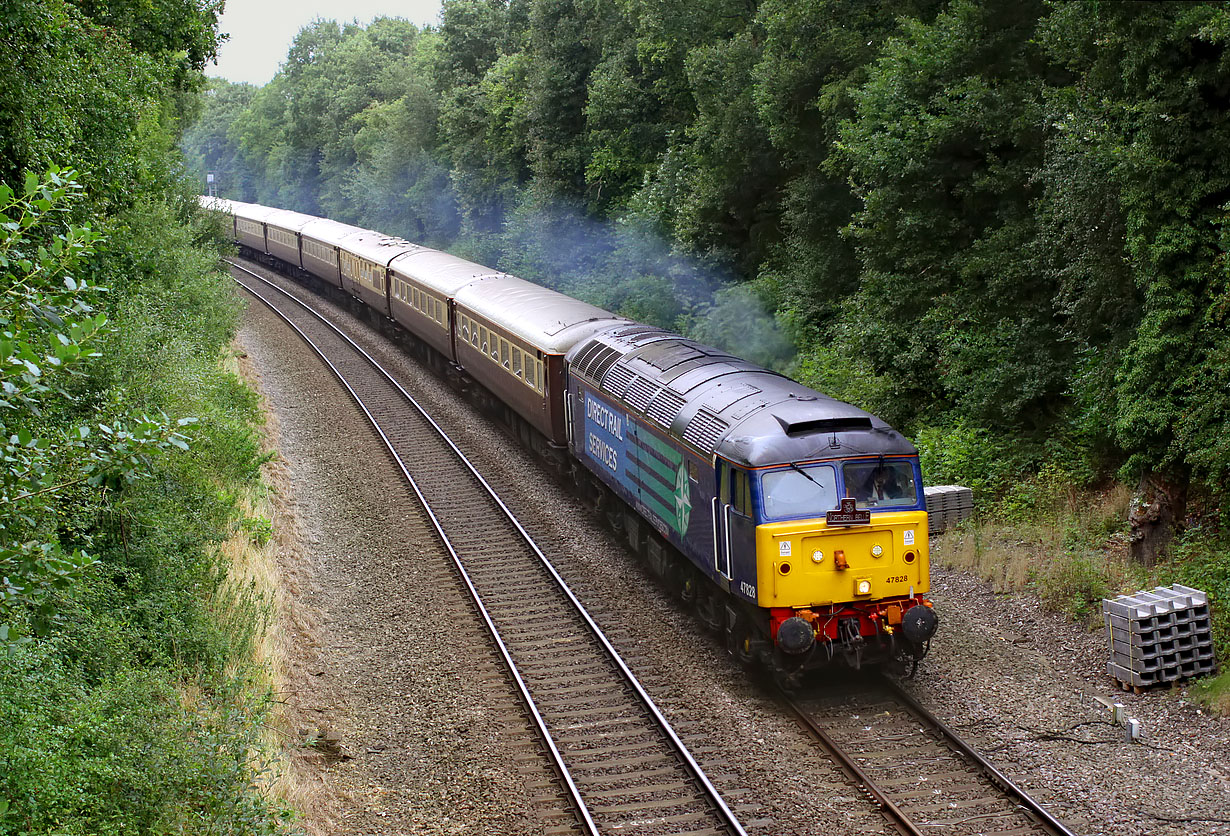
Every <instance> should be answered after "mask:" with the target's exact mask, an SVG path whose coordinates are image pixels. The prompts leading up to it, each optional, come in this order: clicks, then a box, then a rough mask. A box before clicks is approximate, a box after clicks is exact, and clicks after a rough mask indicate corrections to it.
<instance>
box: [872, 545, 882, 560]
mask: <svg viewBox="0 0 1230 836" xmlns="http://www.w3.org/2000/svg"><path fill="white" fill-rule="evenodd" d="M882 554H884V547H883V546H881V545H880V544H879V543H876V544H875V545H874V546H872V547H871V556H872V557H879V556H880V555H882Z"/></svg>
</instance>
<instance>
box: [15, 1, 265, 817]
mask: <svg viewBox="0 0 1230 836" xmlns="http://www.w3.org/2000/svg"><path fill="white" fill-rule="evenodd" d="M218 8H219V4H218V3H216V2H201V1H200V0H171V2H163V3H157V4H145V5H140V4H137V5H133V4H130V3H119V2H116V3H110V2H105V1H104V2H93V0H91V2H76V3H74V2H65V0H29V1H28V2H18V3H9V4H7V6H6V8H5V13H4V15H2V16H0V42H3V44H4V49H3V50H0V272H2V273H3V281H4V293H3V295H2V296H0V429H2V437H3V444H4V457H3V461H2V462H0V578H2V579H3V583H0V659H2V661H3V664H0V834H9V833H13V834H17V833H63V834H110V833H114V834H120V833H125V834H127V833H171V832H174V833H206V832H208V833H236V834H239V833H243V834H248V833H272V832H280V831H281V830H283V829H284V816H283V814H282V813H281V812H280V811H279V810H278V809H276V807H274V806H273V805H272V804H271V803H270V801H269V800H268V799H267V798H266V796H265V794H264V793H262V792H261V791H260V790H259V788H258V781H259V777H260V769H261V761H262V754H261V752H262V737H261V726H262V723H263V722H264V720H265V718H266V717H267V716H268V713H269V694H270V691H269V684H268V679H267V677H266V676H265V675H264V673H263V672H262V671H261V670H260V668H258V667H257V666H256V664H255V663H254V662H253V646H254V643H255V642H256V639H257V638H258V636H259V634H260V632H261V630H262V629H263V627H264V624H265V621H266V619H267V617H268V614H269V605H268V602H267V601H266V600H264V598H263V597H262V595H261V594H259V593H257V592H256V591H255V587H251V586H242V585H239V584H237V583H235V582H234V580H233V578H232V576H231V567H230V561H229V558H228V557H227V555H226V553H225V552H224V551H223V550H222V548H221V545H222V543H223V542H224V541H226V540H227V539H228V538H230V537H231V536H232V534H233V533H234V531H235V530H236V528H237V524H238V523H239V511H238V505H237V502H238V498H239V497H240V496H241V495H242V494H243V493H245V492H246V491H249V490H250V489H251V488H252V486H253V485H254V484H255V482H256V480H257V478H258V469H259V466H260V463H261V460H262V458H261V453H260V448H259V446H258V438H257V435H256V432H255V427H256V426H257V422H258V419H259V412H258V409H257V405H256V403H255V400H254V396H253V394H252V393H251V392H250V391H249V390H248V389H246V388H245V387H244V386H243V385H242V384H241V383H240V382H239V381H238V380H237V378H235V377H234V375H232V374H229V373H227V372H226V371H224V370H223V367H222V360H223V357H224V352H225V350H226V348H227V346H228V344H229V342H230V339H231V337H232V334H233V331H234V328H235V325H236V323H237V315H238V307H237V301H236V299H235V297H234V294H233V292H232V291H231V289H230V287H229V285H228V283H227V282H226V280H225V278H224V277H223V276H222V275H221V274H220V273H219V271H218V269H217V259H218V256H219V255H220V253H221V251H222V250H221V247H222V243H223V239H222V238H221V236H220V235H218V234H217V232H218V230H217V229H216V228H215V227H214V226H213V225H214V223H215V222H214V221H213V220H212V219H209V218H205V217H203V216H202V213H201V212H200V211H199V210H198V208H197V206H196V199H195V196H194V195H193V194H192V190H191V189H190V188H189V187H188V186H187V185H186V184H185V183H184V181H183V180H182V177H181V175H180V173H179V169H180V162H179V154H178V152H177V150H176V149H175V146H174V143H175V141H176V138H177V135H178V125H179V123H180V122H181V121H182V120H183V119H184V118H185V117H187V116H188V115H190V108H191V107H193V106H194V102H195V94H196V91H197V89H198V88H199V86H200V84H201V83H202V81H203V77H202V75H201V69H202V67H203V66H204V63H205V61H206V60H208V58H209V57H210V56H211V55H212V54H213V52H214V49H215V47H216V43H217V32H216V13H217V10H218Z"/></svg>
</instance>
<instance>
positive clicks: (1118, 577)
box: [933, 469, 1230, 713]
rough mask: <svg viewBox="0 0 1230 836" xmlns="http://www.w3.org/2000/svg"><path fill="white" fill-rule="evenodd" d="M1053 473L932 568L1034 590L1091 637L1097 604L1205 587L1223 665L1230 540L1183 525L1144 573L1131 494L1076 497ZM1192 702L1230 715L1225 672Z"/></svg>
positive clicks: (1001, 506)
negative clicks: (1132, 551) (1174, 587)
mask: <svg viewBox="0 0 1230 836" xmlns="http://www.w3.org/2000/svg"><path fill="white" fill-rule="evenodd" d="M1060 475H1061V474H1059V473H1058V471H1056V470H1054V469H1049V470H1047V469H1044V470H1043V473H1042V474H1040V475H1039V476H1037V477H1035V478H1034V479H1032V480H1029V481H1028V483H1026V484H1022V485H1021V486H1020V488H1019V489H1018V490H1017V491H1016V492H1015V493H1010V494H1008V495H1006V496H1004V497H1003V498H1001V500H1000V501H999V502H996V503H993V504H991V505H990V507H988V508H984V509H983V510H982V511H981V512H980V513H979V515H978V516H977V517H975V518H974V519H971V520H969V521H967V522H966V523H965V524H963V525H962V526H960V527H959V528H958V529H957V530H956V531H954V532H951V533H949V534H947V535H945V536H944V537H943V538H940V539H939V540H938V541H937V543H936V548H935V550H934V552H933V556H934V558H935V559H936V561H937V562H939V563H940V564H941V565H944V566H950V567H953V568H958V569H963V570H966V571H969V572H972V573H974V574H976V575H978V576H979V577H981V578H983V579H984V580H987V581H989V582H990V583H991V584H992V586H993V588H994V589H995V590H996V591H997V592H1021V591H1028V592H1031V593H1033V594H1035V595H1037V596H1038V598H1039V599H1040V600H1041V601H1042V603H1043V604H1044V605H1045V606H1046V607H1047V608H1048V609H1051V610H1053V611H1056V612H1061V613H1064V614H1066V615H1068V616H1070V617H1071V618H1072V619H1073V620H1075V621H1077V622H1079V623H1082V624H1084V625H1086V626H1088V627H1089V628H1090V629H1101V628H1102V615H1101V612H1102V610H1101V603H1102V599H1103V598H1107V597H1114V596H1116V595H1122V594H1126V593H1131V592H1136V591H1138V590H1141V589H1151V588H1153V587H1154V586H1169V585H1170V584H1172V583H1182V584H1185V585H1187V586H1192V587H1196V588H1198V589H1202V590H1204V591H1206V592H1207V593H1208V594H1209V597H1210V600H1211V604H1212V611H1213V636H1214V643H1215V647H1216V650H1217V656H1218V659H1219V660H1221V662H1222V664H1225V662H1226V661H1230V542H1227V538H1226V536H1225V535H1224V534H1220V533H1219V532H1218V531H1217V529H1216V526H1215V525H1214V524H1213V522H1212V520H1211V519H1209V520H1207V521H1206V522H1204V524H1193V525H1190V526H1189V527H1188V528H1187V530H1186V531H1184V532H1183V533H1182V535H1181V536H1180V538H1179V539H1178V540H1177V541H1176V542H1175V543H1174V544H1173V546H1172V548H1171V550H1170V555H1169V557H1168V559H1167V560H1166V561H1165V562H1163V563H1160V564H1159V565H1157V566H1153V567H1146V566H1142V565H1140V564H1138V563H1135V562H1133V561H1132V560H1131V558H1130V557H1129V554H1128V542H1129V541H1128V536H1129V535H1128V527H1127V523H1126V520H1127V512H1128V506H1129V503H1131V502H1132V493H1131V491H1130V490H1129V489H1128V488H1126V487H1124V486H1122V485H1111V486H1109V487H1105V488H1102V489H1100V490H1077V489H1073V488H1070V487H1068V486H1067V485H1066V484H1065V483H1064V482H1063V480H1062V479H1061V478H1057V477H1059V476H1060ZM1191 694H1192V696H1194V697H1195V698H1196V699H1198V700H1201V701H1203V702H1205V703H1207V704H1209V705H1210V706H1212V707H1215V708H1217V709H1218V710H1219V711H1221V712H1222V713H1230V672H1226V673H1223V674H1221V675H1220V676H1215V677H1208V678H1206V679H1204V680H1201V681H1198V682H1197V683H1196V684H1195V686H1194V687H1193V688H1192V690H1191Z"/></svg>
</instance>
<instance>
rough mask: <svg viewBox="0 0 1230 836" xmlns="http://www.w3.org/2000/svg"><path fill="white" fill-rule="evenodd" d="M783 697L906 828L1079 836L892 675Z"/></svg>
mask: <svg viewBox="0 0 1230 836" xmlns="http://www.w3.org/2000/svg"><path fill="white" fill-rule="evenodd" d="M786 704H787V706H788V707H789V708H790V710H791V711H793V712H794V714H795V716H796V717H797V718H798V719H799V721H800V722H801V723H802V724H803V725H804V726H805V727H806V728H807V729H808V730H809V731H810V732H811V733H812V734H813V735H814V736H815V737H816V739H817V740H818V741H819V742H820V744H821V746H822V747H823V748H824V749H825V750H826V751H827V752H828V754H829V756H830V757H832V758H833V760H834V761H835V762H836V763H837V764H838V766H840V767H841V769H842V771H844V772H845V773H846V776H847V777H848V778H849V779H850V781H851V783H852V784H855V785H856V786H858V788H859V789H860V790H862V791H863V792H864V793H866V795H867V796H868V797H869V798H870V799H871V800H872V801H873V803H875V804H876V805H877V806H878V807H879V808H880V811H881V812H882V813H883V814H884V816H885V818H886V819H887V820H888V822H889V824H890V826H892V827H893V828H894V829H896V830H897V832H899V833H901V834H904V836H921V834H936V833H943V834H945V836H1074V834H1073V833H1072V831H1070V830H1068V829H1067V828H1066V827H1065V826H1064V825H1063V824H1062V823H1061V822H1060V821H1059V820H1058V819H1056V818H1055V817H1054V816H1052V815H1051V814H1050V813H1048V812H1047V811H1046V810H1045V809H1043V808H1042V806H1041V805H1040V804H1038V803H1037V802H1036V801H1034V800H1033V799H1032V798H1030V797H1029V795H1028V794H1026V793H1025V791H1024V790H1022V789H1020V788H1019V787H1017V786H1016V785H1015V784H1013V783H1012V781H1010V780H1009V779H1008V778H1007V777H1006V776H1005V775H1004V774H1003V773H1001V772H1000V771H999V770H997V769H996V768H995V767H994V766H992V765H991V764H990V763H989V762H988V761H987V760H986V759H985V758H983V757H982V756H981V755H979V754H978V753H977V752H976V751H975V750H974V749H973V747H971V746H970V745H969V744H968V743H966V742H965V741H964V740H962V739H961V738H960V737H959V736H958V735H957V734H956V733H955V732H954V731H953V730H952V729H950V728H949V727H948V726H947V725H945V724H944V723H943V722H942V721H941V720H939V718H937V717H935V716H934V715H933V714H931V712H929V711H927V709H925V708H924V707H923V706H922V705H921V704H919V703H918V701H917V700H915V699H914V698H913V697H912V696H910V695H909V694H908V693H906V692H905V691H904V690H903V689H902V688H901V686H899V685H897V684H896V683H895V682H893V681H892V680H890V679H888V678H887V677H868V678H866V679H860V680H857V681H852V682H843V683H842V684H841V687H840V688H834V689H833V690H832V692H831V693H826V692H825V691H823V690H818V691H816V692H814V693H811V694H808V695H806V696H799V697H795V698H790V697H787V698H786Z"/></svg>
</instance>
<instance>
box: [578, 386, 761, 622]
mask: <svg viewBox="0 0 1230 836" xmlns="http://www.w3.org/2000/svg"><path fill="white" fill-rule="evenodd" d="M568 386H569V388H568V397H569V398H570V401H571V405H572V409H571V415H572V445H573V455H574V456H576V457H577V459H578V460H580V461H581V462H582V463H583V464H584V465H585V466H586V467H587V468H589V469H590V470H591V471H592V472H593V473H594V474H596V475H597V476H598V477H599V478H600V479H602V481H603V482H604V483H606V484H607V485H608V486H609V487H610V488H611V489H612V490H613V491H614V492H615V493H616V494H617V495H618V496H619V497H620V498H621V499H622V500H624V501H625V502H627V503H628V504H629V505H630V506H632V507H633V508H634V509H636V511H637V513H638V514H640V515H641V516H642V517H644V518H645V519H646V520H647V521H648V522H649V523H650V524H651V525H652V526H653V527H654V529H655V530H656V531H657V532H658V533H659V534H661V535H662V537H664V538H665V539H666V540H667V541H668V542H669V543H670V544H671V545H672V546H674V547H675V548H676V549H678V550H679V551H680V552H681V553H682V554H684V555H685V556H686V557H687V558H688V560H690V561H691V562H692V563H693V564H694V565H695V566H696V567H697V568H698V569H699V570H700V571H702V572H703V573H704V574H705V575H706V576H707V577H708V578H709V579H710V580H711V581H713V582H714V583H715V584H717V586H718V587H720V588H721V589H722V590H723V591H726V592H728V593H730V594H732V595H734V596H736V597H738V598H741V599H743V600H745V601H747V602H749V603H753V604H754V603H755V602H756V551H755V539H754V531H753V527H752V526H750V525H748V526H739V525H738V524H737V523H736V524H733V525H732V524H729V521H728V520H724V519H723V516H724V515H723V514H722V512H721V510H720V508H721V506H720V505H719V503H718V478H719V476H718V471H717V470H716V469H715V467H714V463H713V461H712V460H708V459H705V458H704V457H702V456H700V455H699V454H697V453H696V452H695V451H693V450H690V449H689V448H688V447H687V446H686V445H683V444H681V443H679V441H678V440H676V439H674V438H672V437H671V436H670V435H669V434H668V433H665V432H663V431H662V430H661V429H659V428H657V427H654V426H653V425H652V424H651V423H650V422H649V421H647V420H646V419H644V418H642V417H641V416H639V415H637V414H636V413H634V412H631V411H629V410H628V409H627V408H626V407H625V406H624V405H623V404H621V403H619V402H618V401H616V400H615V399H613V398H611V397H609V396H607V395H605V394H603V393H600V392H598V391H596V390H595V389H594V388H593V387H591V386H588V385H586V384H585V383H584V382H583V381H581V380H579V379H578V378H577V377H570V378H569V384H568ZM715 520H716V521H717V524H716V525H715ZM724 523H726V524H724ZM728 532H729V536H728ZM732 538H733V542H731V539H732Z"/></svg>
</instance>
